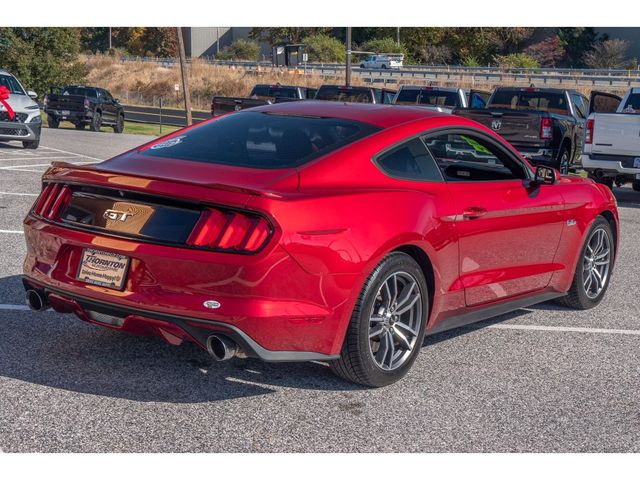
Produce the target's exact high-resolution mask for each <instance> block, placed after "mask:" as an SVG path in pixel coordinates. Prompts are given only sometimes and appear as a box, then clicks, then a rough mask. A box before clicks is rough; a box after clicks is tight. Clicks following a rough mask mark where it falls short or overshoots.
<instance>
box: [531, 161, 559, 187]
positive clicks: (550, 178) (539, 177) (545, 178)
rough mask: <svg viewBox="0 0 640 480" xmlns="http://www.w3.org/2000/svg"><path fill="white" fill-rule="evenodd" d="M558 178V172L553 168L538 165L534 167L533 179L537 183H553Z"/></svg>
mask: <svg viewBox="0 0 640 480" xmlns="http://www.w3.org/2000/svg"><path fill="white" fill-rule="evenodd" d="M559 178H560V172H559V171H558V170H556V169H555V168H551V167H545V166H543V165H539V166H538V167H536V176H535V179H534V181H535V182H536V183H537V184H538V185H554V184H555V183H557V182H558V179H559Z"/></svg>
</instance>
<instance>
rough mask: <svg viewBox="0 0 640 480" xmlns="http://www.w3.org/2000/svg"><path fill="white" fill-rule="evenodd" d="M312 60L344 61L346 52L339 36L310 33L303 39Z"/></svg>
mask: <svg viewBox="0 0 640 480" xmlns="http://www.w3.org/2000/svg"><path fill="white" fill-rule="evenodd" d="M302 43H304V45H305V51H306V52H307V53H308V54H309V61H310V62H319V63H342V62H344V61H345V58H346V52H345V46H344V44H343V43H342V42H341V41H340V40H338V39H337V38H334V37H330V36H329V35H326V34H324V33H317V34H315V35H309V36H308V37H305V38H304V39H303V40H302Z"/></svg>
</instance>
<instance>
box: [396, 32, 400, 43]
mask: <svg viewBox="0 0 640 480" xmlns="http://www.w3.org/2000/svg"><path fill="white" fill-rule="evenodd" d="M396 43H397V44H398V46H400V27H396Z"/></svg>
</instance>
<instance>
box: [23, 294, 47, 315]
mask: <svg viewBox="0 0 640 480" xmlns="http://www.w3.org/2000/svg"><path fill="white" fill-rule="evenodd" d="M25 299H26V302H27V305H28V306H29V308H30V309H31V310H33V311H34V312H42V311H44V310H47V309H48V308H49V307H50V306H51V305H49V302H48V301H47V299H46V297H45V296H44V293H42V292H39V291H38V290H33V289H31V290H27V293H26V297H25Z"/></svg>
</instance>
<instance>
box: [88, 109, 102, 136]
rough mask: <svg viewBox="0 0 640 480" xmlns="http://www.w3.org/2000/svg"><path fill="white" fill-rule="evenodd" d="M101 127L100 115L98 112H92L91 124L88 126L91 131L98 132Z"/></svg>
mask: <svg viewBox="0 0 640 480" xmlns="http://www.w3.org/2000/svg"><path fill="white" fill-rule="evenodd" d="M101 127H102V115H101V114H100V112H95V113H94V114H93V118H92V119H91V124H90V125H89V128H90V130H91V131H92V132H99V131H100V128H101Z"/></svg>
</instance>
